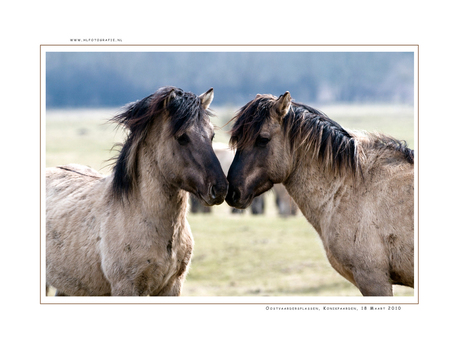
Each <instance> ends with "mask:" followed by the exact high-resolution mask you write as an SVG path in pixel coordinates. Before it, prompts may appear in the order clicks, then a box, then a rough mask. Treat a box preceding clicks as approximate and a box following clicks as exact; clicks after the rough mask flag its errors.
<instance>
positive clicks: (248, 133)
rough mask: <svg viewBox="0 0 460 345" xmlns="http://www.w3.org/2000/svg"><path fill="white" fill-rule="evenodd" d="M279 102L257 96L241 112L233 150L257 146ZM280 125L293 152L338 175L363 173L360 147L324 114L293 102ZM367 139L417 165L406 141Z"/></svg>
mask: <svg viewBox="0 0 460 345" xmlns="http://www.w3.org/2000/svg"><path fill="white" fill-rule="evenodd" d="M276 100H277V98H276V97H273V96H272V95H257V97H256V98H255V99H254V100H252V101H250V102H249V103H247V104H246V105H245V106H243V107H242V108H241V109H239V110H238V112H237V114H236V116H235V117H234V118H233V120H236V121H235V124H234V126H233V128H232V130H231V138H230V145H231V146H232V147H233V148H236V149H240V150H242V149H244V148H248V147H251V146H252V145H254V142H255V140H256V139H257V137H258V136H259V134H260V132H261V129H262V126H263V124H264V123H265V121H266V120H267V119H268V118H269V117H270V116H272V113H273V112H274V110H272V108H273V107H274V105H275V102H276ZM281 125H282V129H283V131H284V133H285V135H286V137H288V138H289V140H290V145H291V150H293V151H295V150H303V151H304V152H310V153H311V154H312V155H313V157H315V158H316V159H318V160H319V161H320V162H322V163H323V164H324V165H325V166H326V167H329V168H330V169H332V170H333V171H334V172H336V173H339V174H342V173H345V171H351V172H352V173H353V174H356V173H359V172H361V166H360V158H359V157H360V152H361V150H362V148H361V145H360V144H359V142H358V141H357V139H356V138H355V137H354V136H353V135H352V134H350V133H349V132H348V131H347V130H345V129H344V128H343V127H342V126H340V125H339V124H338V123H337V122H335V121H333V120H331V119H330V118H329V117H328V116H327V115H326V114H324V113H323V112H321V111H319V110H316V109H314V108H312V107H310V106H308V105H305V104H301V103H297V102H291V107H290V109H289V112H288V113H287V114H286V116H285V117H284V118H283V120H282V124H281ZM367 136H368V137H369V140H370V141H372V142H373V144H372V145H373V147H374V148H378V149H391V150H394V151H397V152H401V153H402V154H403V156H404V159H405V160H407V161H408V162H409V163H412V164H413V163H414V152H413V150H411V149H409V148H408V147H407V145H406V143H405V142H404V141H398V140H396V139H394V138H391V137H389V136H385V135H382V134H367Z"/></svg>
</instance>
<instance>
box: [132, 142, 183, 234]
mask: <svg viewBox="0 0 460 345" xmlns="http://www.w3.org/2000/svg"><path fill="white" fill-rule="evenodd" d="M151 149H152V148H150V149H149V152H148V153H147V152H145V151H144V154H142V153H141V155H139V156H138V162H139V164H138V178H137V187H136V188H134V190H133V191H132V192H133V193H132V196H131V197H130V201H129V203H130V204H131V205H132V212H135V213H136V214H139V213H141V216H142V217H143V219H149V220H150V221H151V222H152V223H154V224H158V225H160V226H161V228H163V229H168V228H171V227H174V228H175V227H176V225H183V224H185V222H186V212H187V205H188V192H186V191H184V190H182V189H180V188H178V187H175V186H173V185H171V184H170V183H169V182H168V181H167V180H166V179H165V177H164V176H163V175H162V173H161V171H160V169H159V167H158V165H157V163H156V162H155V160H154V159H153V158H152V157H153V155H152V150H151ZM141 150H142V149H141ZM153 151H154V149H153ZM142 157H144V158H142ZM145 157H150V158H152V160H147V159H146V158H145Z"/></svg>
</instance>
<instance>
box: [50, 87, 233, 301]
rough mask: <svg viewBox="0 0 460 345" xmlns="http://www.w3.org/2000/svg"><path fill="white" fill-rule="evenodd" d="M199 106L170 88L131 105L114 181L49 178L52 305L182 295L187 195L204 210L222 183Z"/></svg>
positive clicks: (71, 171)
mask: <svg viewBox="0 0 460 345" xmlns="http://www.w3.org/2000/svg"><path fill="white" fill-rule="evenodd" d="M212 99H213V89H210V90H209V91H207V92H206V93H204V94H202V95H201V96H196V95H194V94H192V93H189V92H184V91H182V90H181V89H178V88H174V87H165V88H161V89H159V90H158V91H157V92H155V93H154V94H152V95H150V96H148V97H146V98H144V99H142V100H141V101H138V102H136V103H132V104H130V105H128V107H127V109H126V111H125V112H123V113H122V114H119V115H117V116H116V117H114V119H113V121H115V122H116V123H118V124H119V125H122V126H124V127H125V128H126V129H127V130H128V135H127V139H126V141H125V143H124V144H123V145H122V148H121V150H120V153H119V155H118V157H117V158H116V160H115V163H114V167H113V173H112V174H111V175H109V176H102V175H101V174H99V173H98V172H97V171H95V170H93V169H90V168H88V167H84V166H81V165H67V166H59V167H56V168H49V169H47V171H46V280H47V287H48V286H49V285H50V286H54V287H55V288H56V289H57V291H58V292H57V295H74V296H101V295H113V296H122V295H125V296H141V295H150V296H152V295H179V294H180V292H181V288H182V284H183V282H184V280H185V276H186V274H187V269H188V266H189V264H190V258H191V255H192V248H193V238H192V233H191V231H190V227H189V224H188V222H187V220H186V211H187V200H188V192H190V193H192V194H194V195H195V196H196V197H198V198H199V199H200V200H202V201H203V202H204V203H205V204H207V205H209V206H211V205H216V204H220V203H222V202H223V201H224V199H225V195H226V194H227V188H228V183H227V180H226V178H225V175H224V173H223V171H222V168H221V166H220V164H219V161H218V160H217V157H216V155H215V154H214V151H213V149H212V144H211V141H212V139H213V136H214V130H213V126H212V125H211V123H210V119H209V115H210V112H209V110H207V109H208V107H209V105H210V103H211V101H212Z"/></svg>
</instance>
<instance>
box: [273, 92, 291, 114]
mask: <svg viewBox="0 0 460 345" xmlns="http://www.w3.org/2000/svg"><path fill="white" fill-rule="evenodd" d="M290 107H291V94H290V93H289V91H286V92H285V93H284V95H282V96H280V97H279V98H278V99H277V100H276V103H275V109H276V114H277V115H278V116H279V119H280V120H281V119H282V118H283V117H284V116H286V114H287V113H288V112H289V108H290Z"/></svg>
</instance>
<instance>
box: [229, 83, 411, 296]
mask: <svg viewBox="0 0 460 345" xmlns="http://www.w3.org/2000/svg"><path fill="white" fill-rule="evenodd" d="M234 121H235V122H234V125H233V127H232V129H231V137H230V144H231V146H232V147H234V148H236V149H237V151H236V154H235V158H234V160H233V162H232V165H231V167H230V170H229V173H228V176H227V179H228V181H229V190H228V194H227V197H226V202H227V203H228V204H229V205H230V206H233V207H237V208H245V207H247V206H248V205H249V204H250V203H251V200H252V199H253V198H254V197H255V196H257V195H260V194H261V193H263V192H265V191H267V190H269V189H270V188H271V187H272V186H273V185H274V184H275V183H282V184H283V185H284V186H285V187H286V189H287V191H288V192H289V194H290V195H291V196H292V198H293V199H294V201H295V202H296V204H297V205H298V207H299V209H300V210H301V212H302V214H303V215H304V217H305V218H306V219H307V220H308V222H309V223H310V224H311V225H312V226H313V227H314V228H315V230H316V232H317V233H318V235H319V237H320V238H321V240H322V243H323V246H324V249H325V252H326V256H327V258H328V260H329V262H330V264H331V266H332V267H333V268H334V269H335V270H336V271H337V272H338V273H339V274H341V275H342V276H343V277H344V278H346V279H347V280H348V281H350V282H351V283H353V284H354V285H355V286H356V287H357V288H358V289H359V291H360V292H361V294H362V295H363V296H392V295H393V291H392V286H393V285H394V284H398V285H405V286H409V287H412V288H414V151H413V150H411V149H410V148H408V147H407V144H406V143H405V142H404V141H399V140H396V139H394V138H392V137H390V136H387V135H384V134H380V133H374V132H373V133H369V132H365V131H349V130H345V129H344V128H342V127H341V126H340V125H339V124H338V123H337V122H335V121H333V120H332V119H330V118H329V117H328V116H327V115H326V114H324V113H323V112H321V111H319V110H316V109H314V108H312V107H310V106H308V105H305V104H302V103H297V102H294V101H293V100H292V99H291V95H290V93H289V92H286V93H284V94H283V95H281V96H279V97H274V96H272V95H257V96H256V97H255V98H254V99H253V100H252V101H250V102H248V103H247V104H246V105H245V106H243V107H242V108H240V109H239V110H238V111H237V113H236V115H235V117H234Z"/></svg>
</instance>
